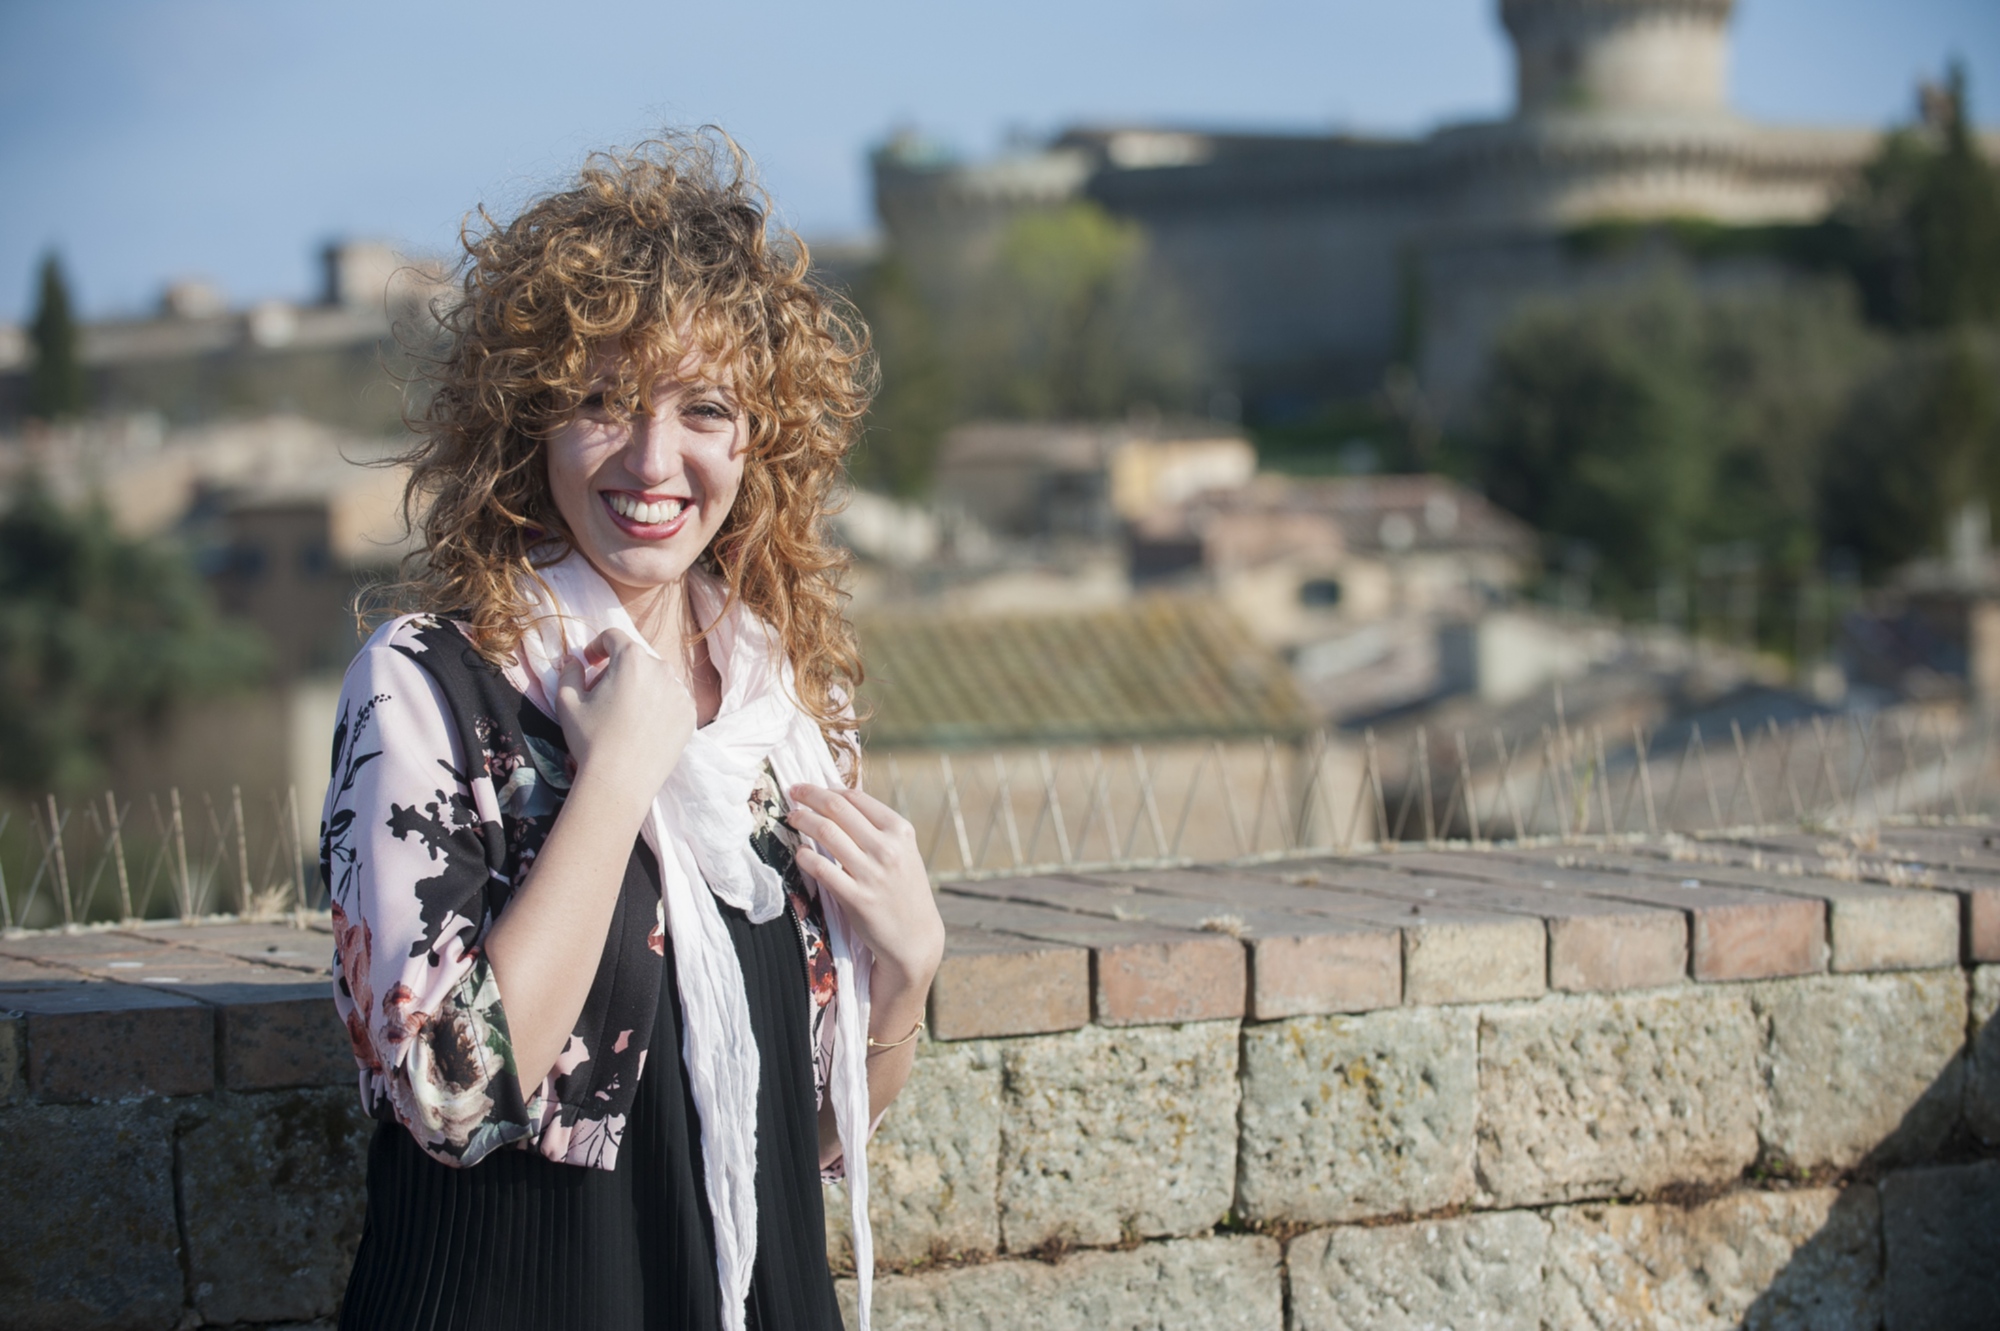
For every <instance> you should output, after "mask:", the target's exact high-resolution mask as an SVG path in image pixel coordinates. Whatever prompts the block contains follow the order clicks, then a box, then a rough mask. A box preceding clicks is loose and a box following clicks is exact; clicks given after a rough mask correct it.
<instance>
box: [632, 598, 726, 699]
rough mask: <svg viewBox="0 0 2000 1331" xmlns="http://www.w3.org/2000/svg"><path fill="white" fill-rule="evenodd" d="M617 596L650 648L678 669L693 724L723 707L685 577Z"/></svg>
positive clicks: (718, 677) (718, 674)
mask: <svg viewBox="0 0 2000 1331" xmlns="http://www.w3.org/2000/svg"><path fill="white" fill-rule="evenodd" d="M618 599H619V601H620V603H622V604H623V605H624V607H625V613H626V614H628V615H630V616H631V617H632V626H633V627H634V628H636V629H638V630H639V633H640V634H641V636H643V637H644V638H645V639H646V641H647V642H649V643H651V644H652V646H653V650H654V651H656V652H658V653H659V654H660V656H661V658H662V659H663V660H666V661H671V662H673V663H674V664H675V665H676V666H677V667H679V669H680V670H681V672H682V675H681V677H682V678H683V679H685V680H686V681H687V685H688V691H689V692H690V693H692V694H693V695H694V702H695V720H696V724H698V725H704V726H705V725H707V724H708V723H709V722H710V721H713V720H714V719H715V715H716V713H717V712H718V711H720V710H721V707H722V675H721V672H720V671H718V670H717V669H716V667H715V663H714V660H713V659H712V658H711V657H710V656H709V652H708V640H707V639H706V638H704V637H701V636H699V632H700V628H701V626H700V625H697V624H696V623H695V622H694V618H695V612H694V605H693V602H692V600H691V599H690V597H689V595H688V581H687V578H685V577H683V578H681V579H679V580H678V581H675V582H668V583H662V584H661V585H660V586H658V587H649V588H647V589H646V590H644V591H641V592H634V593H632V594H630V595H627V594H626V593H625V592H624V591H622V590H621V591H620V592H619V594H618Z"/></svg>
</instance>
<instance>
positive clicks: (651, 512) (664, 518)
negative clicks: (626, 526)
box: [610, 490, 687, 527]
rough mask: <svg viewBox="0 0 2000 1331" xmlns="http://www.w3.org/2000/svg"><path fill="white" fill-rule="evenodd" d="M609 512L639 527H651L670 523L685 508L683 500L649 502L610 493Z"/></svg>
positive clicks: (614, 492) (613, 492)
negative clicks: (637, 524)
mask: <svg viewBox="0 0 2000 1331" xmlns="http://www.w3.org/2000/svg"><path fill="white" fill-rule="evenodd" d="M610 499H611V511H612V512H613V513H616V514H617V515H618V516H619V517H621V518H624V519H626V520H627V521H630V522H636V523H639V524H640V525H641V526H646V527H651V526H656V525H657V524H659V523H662V522H669V521H672V520H673V519H674V518H677V517H679V516H680V512H681V510H682V509H684V508H686V507H687V501H686V500H685V499H656V500H653V501H651V502H645V501H642V500H638V499H634V498H633V497H632V496H631V495H628V494H620V493H618V492H617V491H615V490H614V491H612V492H611V494H610Z"/></svg>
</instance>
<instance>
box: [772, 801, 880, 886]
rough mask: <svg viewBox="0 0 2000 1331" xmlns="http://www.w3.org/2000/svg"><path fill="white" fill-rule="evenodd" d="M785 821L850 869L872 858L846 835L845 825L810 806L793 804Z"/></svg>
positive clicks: (856, 867)
mask: <svg viewBox="0 0 2000 1331" xmlns="http://www.w3.org/2000/svg"><path fill="white" fill-rule="evenodd" d="M785 821H787V822H789V823H790V824H791V825H792V826H793V827H794V828H795V829H797V830H798V831H799V832H801V833H803V834H804V835H806V836H809V837H811V838H812V839H813V840H815V841H817V842H819V844H820V845H822V846H824V847H825V848H826V853H827V854H828V855H831V856H832V857H833V858H834V859H836V860H838V861H839V862H840V863H841V864H843V865H845V866H847V867H848V868H849V869H850V870H853V869H858V868H860V866H861V865H862V864H863V863H866V862H870V861H872V859H873V857H872V856H870V855H869V854H867V852H865V851H864V850H863V849H862V848H861V847H860V846H858V845H856V844H855V841H854V838H853V837H851V836H849V835H848V832H847V829H846V828H845V827H842V826H841V825H840V824H839V823H837V822H835V821H834V820H833V819H831V818H829V817H827V816H826V815H825V814H823V813H821V812H819V811H818V810H817V809H813V808H810V807H808V806H806V805H804V804H794V805H793V806H792V808H791V812H790V813H788V814H786V815H785ZM822 858H824V857H822Z"/></svg>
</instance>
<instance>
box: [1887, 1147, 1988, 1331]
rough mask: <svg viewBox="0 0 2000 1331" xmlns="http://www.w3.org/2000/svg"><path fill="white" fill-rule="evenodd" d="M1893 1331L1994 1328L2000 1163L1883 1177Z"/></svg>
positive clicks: (1888, 1303) (1888, 1311)
mask: <svg viewBox="0 0 2000 1331" xmlns="http://www.w3.org/2000/svg"><path fill="white" fill-rule="evenodd" d="M1882 1239H1883V1243H1882V1247H1883V1252H1884V1254H1885V1256H1886V1258H1887V1268H1888V1281H1887V1290H1886V1298H1885V1303H1886V1305H1887V1308H1886V1311H1887V1313H1888V1317H1887V1319H1886V1322H1885V1325H1886V1326H1887V1328H1888V1331H1957V1329H1958V1328H1968V1329H1969V1328H1975V1327H1990V1326H1992V1325H1993V1321H1994V1309H1996V1308H2000V1163H1996V1162H1994V1161H1991V1160H1985V1161H1981V1162H1980V1163H1978V1164H1973V1165H1955V1166H1949V1167H1945V1168H1939V1169H1912V1170H1907V1171H1905V1172H1902V1173H1896V1174H1891V1175H1889V1176H1888V1177H1887V1178H1885V1179H1884V1180H1882Z"/></svg>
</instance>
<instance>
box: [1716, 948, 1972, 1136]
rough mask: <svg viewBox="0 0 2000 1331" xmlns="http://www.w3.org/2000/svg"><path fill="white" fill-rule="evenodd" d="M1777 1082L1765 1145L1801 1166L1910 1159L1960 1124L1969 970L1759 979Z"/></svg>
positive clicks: (1770, 1066)
mask: <svg viewBox="0 0 2000 1331" xmlns="http://www.w3.org/2000/svg"><path fill="white" fill-rule="evenodd" d="M1746 992H1747V993H1748V996H1749V999H1750V1002H1751V1004H1752V1005H1753V1006H1754V1007H1755V1009H1756V1012H1757V1016H1758V1018H1759V1020H1760V1021H1761V1022H1762V1023H1763V1028H1764V1038H1763V1042H1762V1043H1763V1047H1762V1049H1761V1050H1760V1052H1759V1065H1760V1068H1761V1070H1762V1074H1763V1079H1764V1080H1765V1082H1766V1083H1767V1084H1768V1085H1769V1087H1770V1090H1769V1094H1768V1098H1767V1099H1766V1101H1765V1105H1764V1109H1763V1111H1762V1114H1761V1116H1760V1120H1759V1124H1758V1134H1759V1136H1760V1137H1761V1139H1762V1141H1763V1145H1764V1149H1765V1150H1766V1151H1767V1152H1768V1153H1770V1154H1773V1155H1776V1156H1780V1157H1782V1158H1784V1159H1785V1160H1788V1161H1790V1162H1791V1163H1793V1164H1796V1165H1804V1166H1812V1165H1822V1164H1830V1165H1834V1166H1837V1167H1840V1168H1846V1167H1847V1166H1850V1165H1853V1164H1856V1163H1858V1162H1860V1161H1861V1159H1862V1158H1863V1157H1870V1158H1872V1159H1873V1160H1874V1161H1875V1162H1876V1163H1891V1162H1895V1161H1901V1160H1911V1159H1915V1158H1918V1157H1920V1156H1922V1155H1923V1154H1925V1153H1927V1152H1929V1151H1930V1150H1931V1149H1933V1148H1934V1147H1935V1146H1936V1145H1937V1144H1938V1143H1939V1142H1941V1141H1943V1140H1944V1138H1945V1136H1946V1135H1947V1134H1948V1133H1949V1132H1950V1131H1951V1127H1952V1124H1953V1122H1954V1121H1955V1120H1956V1119H1957V1117H1958V1112H1959V1106H1960V1101H1961V1090H1960V1088H1961V1085H1962V1078H1963V1075H1964V1068H1963V1065H1962V1064H1961V1063H1960V1061H1959V1059H1958V1057H1957V1054H1958V1050H1959V1046H1960V1044H1961V1043H1962V1042H1963V1041H1964V1039H1965V1022H1966V1009H1965V977H1964V975H1963V973H1961V972H1960V971H1958V970H1956V969H1952V970H1944V971H1911V972H1907V973H1904V974H1900V975H1843V976H1812V977H1808V978H1804V979H1797V980H1774V981H1770V982H1767V983H1764V984H1757V985H1751V986H1749V987H1748V989H1747V991H1746Z"/></svg>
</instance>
